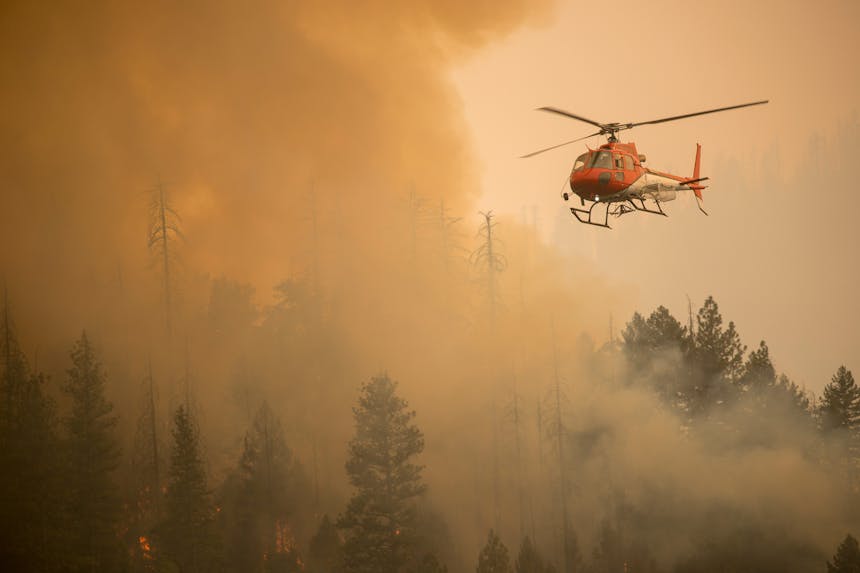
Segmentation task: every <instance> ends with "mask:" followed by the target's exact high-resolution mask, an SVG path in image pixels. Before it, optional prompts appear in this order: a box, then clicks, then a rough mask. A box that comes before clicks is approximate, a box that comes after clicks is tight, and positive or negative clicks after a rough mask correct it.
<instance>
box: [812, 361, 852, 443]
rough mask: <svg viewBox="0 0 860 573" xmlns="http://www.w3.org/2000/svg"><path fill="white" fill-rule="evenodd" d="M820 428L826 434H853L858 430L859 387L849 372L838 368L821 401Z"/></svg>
mask: <svg viewBox="0 0 860 573" xmlns="http://www.w3.org/2000/svg"><path fill="white" fill-rule="evenodd" d="M820 411H821V427H822V430H824V431H826V432H841V433H845V434H854V433H856V432H857V431H858V429H860V387H858V386H857V383H856V382H855V381H854V375H853V374H851V371H850V370H848V369H847V368H845V366H840V367H839V369H838V370H837V371H836V374H834V375H833V378H831V380H830V383H829V384H828V385H827V386H825V387H824V396H823V397H822V399H821V406H820Z"/></svg>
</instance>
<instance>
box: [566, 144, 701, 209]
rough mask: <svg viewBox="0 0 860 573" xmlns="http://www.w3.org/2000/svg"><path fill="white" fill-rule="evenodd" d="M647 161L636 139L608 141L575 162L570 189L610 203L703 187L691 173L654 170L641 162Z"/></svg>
mask: <svg viewBox="0 0 860 573" xmlns="http://www.w3.org/2000/svg"><path fill="white" fill-rule="evenodd" d="M697 155H698V153H697ZM644 162H645V156H644V155H641V154H639V152H638V151H637V149H636V144H635V143H633V142H630V143H618V142H609V143H606V144H604V145H601V146H600V147H598V148H597V149H593V150H592V149H589V150H588V152H586V153H584V154H583V155H580V156H579V157H578V158H577V159H576V162H575V163H574V166H573V170H572V171H571V173H570V189H571V191H573V192H574V193H575V194H576V195H578V196H579V197H580V198H581V199H583V200H586V201H594V202H607V203H614V202H618V201H626V200H628V199H630V198H635V199H643V198H648V199H656V200H658V201H671V200H673V199H674V198H675V196H676V193H677V192H678V191H695V190H698V189H701V187H700V186H698V185H696V184H695V183H693V182H692V180H691V178H689V177H681V176H679V175H673V174H671V173H663V172H661V171H655V170H653V169H649V168H647V167H645V166H644V165H642V164H643V163H644ZM695 177H698V173H697V172H696V173H695V175H694V178H695Z"/></svg>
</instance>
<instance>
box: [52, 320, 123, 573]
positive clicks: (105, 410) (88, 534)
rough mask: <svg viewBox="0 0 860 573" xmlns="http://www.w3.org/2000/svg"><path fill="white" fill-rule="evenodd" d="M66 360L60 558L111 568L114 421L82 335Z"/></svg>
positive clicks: (86, 567)
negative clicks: (63, 550)
mask: <svg viewBox="0 0 860 573" xmlns="http://www.w3.org/2000/svg"><path fill="white" fill-rule="evenodd" d="M71 357H72V368H71V369H70V370H68V380H67V383H66V385H65V386H64V388H63V389H64V391H65V392H66V393H67V394H68V395H69V397H70V398H71V402H72V411H71V416H69V417H68V418H67V419H66V424H65V425H66V432H67V437H66V447H65V451H66V460H65V461H66V468H65V472H64V477H65V485H66V487H67V488H68V516H69V519H70V521H69V523H68V524H67V527H68V529H67V532H68V535H69V537H70V539H69V545H68V547H67V555H66V560H67V561H68V563H69V564H70V565H71V567H72V568H73V569H74V570H76V571H109V570H115V569H116V567H117V560H118V558H119V542H118V538H117V534H116V530H115V526H116V521H117V518H118V510H119V503H118V493H117V488H116V485H115V484H114V481H113V477H112V475H113V472H114V470H116V468H117V467H118V466H119V457H120V451H119V445H118V443H117V439H116V436H115V432H116V424H117V417H116V416H115V415H114V414H113V405H112V404H111V403H110V402H109V401H108V400H107V399H106V398H105V395H104V386H105V380H106V377H105V374H104V371H103V370H102V366H101V364H100V363H99V361H98V358H97V357H96V352H95V349H94V348H93V346H92V344H91V343H90V341H89V338H88V337H87V334H86V332H84V333H82V334H81V337H80V339H78V341H77V342H76V343H75V345H74V347H73V348H72V351H71Z"/></svg>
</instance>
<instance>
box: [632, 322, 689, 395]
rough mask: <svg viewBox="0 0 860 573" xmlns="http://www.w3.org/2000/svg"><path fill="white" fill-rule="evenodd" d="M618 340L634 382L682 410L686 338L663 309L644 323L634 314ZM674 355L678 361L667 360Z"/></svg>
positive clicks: (687, 337) (682, 328)
mask: <svg viewBox="0 0 860 573" xmlns="http://www.w3.org/2000/svg"><path fill="white" fill-rule="evenodd" d="M621 338H622V340H623V349H624V355H625V357H626V359H627V363H628V365H629V366H630V369H631V371H632V375H633V379H634V380H635V379H637V378H640V379H643V380H646V381H647V382H648V383H649V384H653V385H654V387H655V389H656V390H657V392H658V393H659V394H660V396H661V397H662V398H663V399H664V400H665V401H666V402H667V403H669V404H670V405H673V406H676V407H680V406H682V404H679V403H678V401H679V400H678V399H679V397H680V398H681V400H682V402H683V403H684V404H686V403H687V402H688V400H687V396H686V395H687V394H688V393H689V389H688V388H687V386H686V385H685V381H686V379H687V376H686V374H687V372H686V365H685V363H684V362H683V360H682V358H684V357H685V356H686V353H687V352H688V351H689V346H690V342H689V335H688V331H687V329H686V328H684V327H683V326H681V323H680V322H678V320H677V319H676V318H675V317H674V316H672V314H671V313H670V312H669V310H668V309H667V308H666V307H664V306H660V307H657V309H656V310H654V312H652V313H651V315H650V316H649V317H648V318H647V319H645V318H644V317H643V316H642V315H641V314H639V313H638V312H637V313H634V314H633V318H632V319H631V320H630V322H629V323H627V326H626V327H625V329H624V331H623V332H622V333H621ZM673 352H674V353H676V354H677V360H667V356H671V353H673Z"/></svg>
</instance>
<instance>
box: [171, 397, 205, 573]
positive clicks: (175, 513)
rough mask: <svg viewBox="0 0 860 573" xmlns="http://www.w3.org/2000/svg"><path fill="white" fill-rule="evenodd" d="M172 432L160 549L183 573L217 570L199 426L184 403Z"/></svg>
mask: <svg viewBox="0 0 860 573" xmlns="http://www.w3.org/2000/svg"><path fill="white" fill-rule="evenodd" d="M171 434H172V437H173V447H172V451H171V456H170V469H169V472H168V485H167V494H166V496H165V502H166V503H165V517H164V521H163V522H162V523H161V524H160V525H159V527H158V531H157V533H158V535H157V538H156V541H157V546H156V550H157V551H158V554H159V555H160V559H162V560H163V562H165V565H167V564H169V565H170V566H174V567H177V568H178V569H179V571H181V572H182V573H185V572H190V573H199V572H204V571H213V570H215V569H216V567H217V564H218V549H219V543H218V540H217V536H216V531H215V528H214V513H215V508H214V506H213V504H212V502H211V500H210V495H209V490H208V489H207V486H206V472H205V470H204V466H203V458H202V456H201V453H200V441H199V437H198V433H197V428H196V427H195V425H194V423H193V421H192V419H191V416H190V414H189V412H188V410H187V409H186V408H185V406H184V405H182V406H179V408H178V409H177V410H176V414H175V415H174V417H173V428H172V432H171ZM158 545H160V547H159V546H158Z"/></svg>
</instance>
